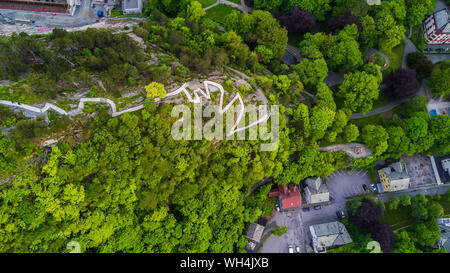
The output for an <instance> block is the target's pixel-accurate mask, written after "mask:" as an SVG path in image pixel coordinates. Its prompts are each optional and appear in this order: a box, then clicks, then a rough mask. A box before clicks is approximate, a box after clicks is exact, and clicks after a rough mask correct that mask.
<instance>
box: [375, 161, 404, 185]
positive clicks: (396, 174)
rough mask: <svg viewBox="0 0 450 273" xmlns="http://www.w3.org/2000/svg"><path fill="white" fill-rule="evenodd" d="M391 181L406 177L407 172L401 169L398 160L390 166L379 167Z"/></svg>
mask: <svg viewBox="0 0 450 273" xmlns="http://www.w3.org/2000/svg"><path fill="white" fill-rule="evenodd" d="M381 170H382V171H383V172H384V173H385V174H386V175H387V177H388V178H389V180H391V181H395V180H401V179H407V178H409V175H408V173H407V172H406V171H405V170H404V169H403V166H402V164H401V163H400V162H395V163H392V167H385V168H383V169H381Z"/></svg>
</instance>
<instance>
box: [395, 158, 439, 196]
mask: <svg viewBox="0 0 450 273" xmlns="http://www.w3.org/2000/svg"><path fill="white" fill-rule="evenodd" d="M402 159H403V161H404V162H405V166H406V171H407V172H408V174H409V175H410V176H411V184H410V186H409V187H410V188H418V187H423V186H428V185H433V184H434V185H437V182H436V178H435V176H434V172H433V167H432V165H431V160H430V158H429V157H428V156H424V155H413V156H404V157H402Z"/></svg>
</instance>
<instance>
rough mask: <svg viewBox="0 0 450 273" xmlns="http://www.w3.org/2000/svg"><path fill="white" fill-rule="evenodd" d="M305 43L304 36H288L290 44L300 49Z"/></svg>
mask: <svg viewBox="0 0 450 273" xmlns="http://www.w3.org/2000/svg"><path fill="white" fill-rule="evenodd" d="M301 41H303V34H288V44H290V45H291V46H295V47H298V46H299V45H300V42H301Z"/></svg>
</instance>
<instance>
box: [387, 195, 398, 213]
mask: <svg viewBox="0 0 450 273" xmlns="http://www.w3.org/2000/svg"><path fill="white" fill-rule="evenodd" d="M399 204H400V199H398V198H397V197H395V196H391V197H389V200H388V202H387V208H388V209H389V210H396V209H397V208H398V205H399Z"/></svg>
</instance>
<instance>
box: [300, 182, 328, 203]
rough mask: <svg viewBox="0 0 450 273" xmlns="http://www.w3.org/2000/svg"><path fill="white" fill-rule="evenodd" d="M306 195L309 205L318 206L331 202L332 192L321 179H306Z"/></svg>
mask: <svg viewBox="0 0 450 273" xmlns="http://www.w3.org/2000/svg"><path fill="white" fill-rule="evenodd" d="M305 182H306V187H305V195H306V203H307V204H317V203H323V202H328V201H330V192H329V191H328V187H327V185H326V184H325V183H324V182H323V180H322V178H320V177H311V178H308V179H306V181H305Z"/></svg>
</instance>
